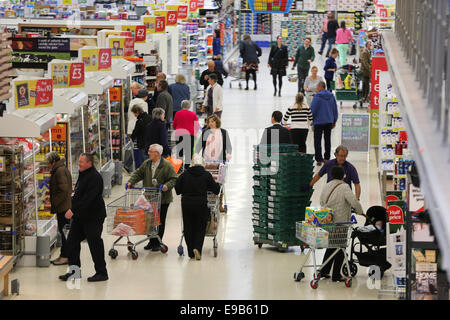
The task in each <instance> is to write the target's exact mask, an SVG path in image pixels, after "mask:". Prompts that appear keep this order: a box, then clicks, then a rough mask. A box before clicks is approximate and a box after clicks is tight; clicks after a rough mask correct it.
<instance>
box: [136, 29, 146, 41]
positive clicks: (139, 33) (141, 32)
mask: <svg viewBox="0 0 450 320" xmlns="http://www.w3.org/2000/svg"><path fill="white" fill-rule="evenodd" d="M146 38H147V28H145V26H136V33H135V40H136V42H145V40H146Z"/></svg>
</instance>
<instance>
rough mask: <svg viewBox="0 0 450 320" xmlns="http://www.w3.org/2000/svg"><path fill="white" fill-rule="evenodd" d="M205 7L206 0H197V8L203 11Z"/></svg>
mask: <svg viewBox="0 0 450 320" xmlns="http://www.w3.org/2000/svg"><path fill="white" fill-rule="evenodd" d="M204 7H205V0H197V8H198V9H203V8H204Z"/></svg>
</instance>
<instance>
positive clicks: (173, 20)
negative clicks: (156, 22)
mask: <svg viewBox="0 0 450 320" xmlns="http://www.w3.org/2000/svg"><path fill="white" fill-rule="evenodd" d="M177 16H178V12H176V11H169V12H168V13H167V25H168V26H176V25H177Z"/></svg>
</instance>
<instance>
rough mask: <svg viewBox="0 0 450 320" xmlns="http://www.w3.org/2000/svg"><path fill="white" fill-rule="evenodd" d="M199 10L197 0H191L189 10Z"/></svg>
mask: <svg viewBox="0 0 450 320" xmlns="http://www.w3.org/2000/svg"><path fill="white" fill-rule="evenodd" d="M196 11H197V0H190V1H189V12H196Z"/></svg>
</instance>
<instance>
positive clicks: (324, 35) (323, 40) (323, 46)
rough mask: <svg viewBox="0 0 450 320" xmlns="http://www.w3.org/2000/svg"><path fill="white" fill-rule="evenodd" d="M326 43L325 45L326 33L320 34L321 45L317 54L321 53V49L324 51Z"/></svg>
mask: <svg viewBox="0 0 450 320" xmlns="http://www.w3.org/2000/svg"><path fill="white" fill-rule="evenodd" d="M326 43H327V33H326V32H322V45H321V46H320V50H319V54H322V53H323V49H325V44H326Z"/></svg>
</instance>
